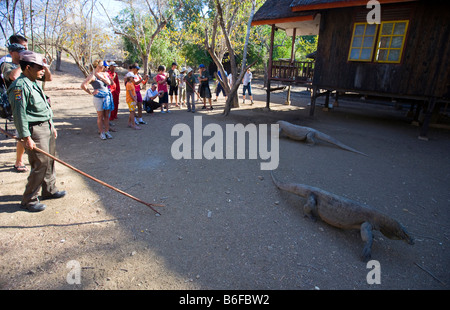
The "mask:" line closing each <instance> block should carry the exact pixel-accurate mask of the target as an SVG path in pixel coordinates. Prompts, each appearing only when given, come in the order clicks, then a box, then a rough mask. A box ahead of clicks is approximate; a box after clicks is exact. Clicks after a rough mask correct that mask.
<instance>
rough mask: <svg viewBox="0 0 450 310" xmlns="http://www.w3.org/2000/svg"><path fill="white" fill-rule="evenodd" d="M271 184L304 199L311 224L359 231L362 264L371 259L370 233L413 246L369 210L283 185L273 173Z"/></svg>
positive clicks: (384, 218) (399, 230)
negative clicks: (361, 243)
mask: <svg viewBox="0 0 450 310" xmlns="http://www.w3.org/2000/svg"><path fill="white" fill-rule="evenodd" d="M272 180H273V182H274V183H275V185H276V186H277V187H278V188H279V189H281V190H284V191H287V192H290V193H293V194H296V195H298V196H301V197H304V198H306V204H305V205H304V207H303V212H304V213H305V216H308V217H309V218H311V219H312V220H314V221H315V220H316V218H317V217H318V218H320V219H321V220H322V221H324V222H326V223H327V224H330V225H332V226H335V227H338V228H341V229H359V230H360V232H361V239H362V240H363V241H364V242H365V245H364V249H363V251H362V260H363V261H368V260H369V259H370V257H371V252H372V242H373V234H372V230H379V231H380V232H381V233H382V234H383V235H385V236H386V237H387V238H389V239H394V240H404V241H405V242H406V243H408V244H414V240H413V238H412V237H411V236H410V235H409V234H408V232H407V231H406V230H405V228H404V227H403V226H402V225H401V224H400V223H399V222H397V221H396V220H394V219H393V218H391V217H389V216H387V215H385V214H383V213H381V212H379V211H377V210H375V209H374V208H372V207H369V206H364V205H363V204H361V203H359V202H357V201H354V200H350V199H347V198H344V197H340V196H338V195H335V194H332V193H329V192H326V191H324V190H322V189H320V188H317V187H312V186H308V185H304V184H297V183H282V182H280V181H278V180H277V179H276V178H275V176H274V175H273V172H272Z"/></svg>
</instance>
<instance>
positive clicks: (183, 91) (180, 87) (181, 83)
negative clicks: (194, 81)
mask: <svg viewBox="0 0 450 310" xmlns="http://www.w3.org/2000/svg"><path fill="white" fill-rule="evenodd" d="M185 76H186V67H183V68H181V71H180V74H179V75H178V81H179V84H178V94H179V95H180V107H183V106H184V105H185V103H186V82H185V81H184V77H185Z"/></svg>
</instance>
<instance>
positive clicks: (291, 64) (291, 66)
mask: <svg viewBox="0 0 450 310" xmlns="http://www.w3.org/2000/svg"><path fill="white" fill-rule="evenodd" d="M296 34H297V28H294V30H293V31H292V48H291V61H290V62H289V69H288V70H289V71H288V72H289V74H288V77H289V78H292V79H294V80H295V70H294V62H295V54H294V52H295V36H296ZM284 104H285V105H291V84H289V86H288V92H287V95H286V101H285V102H284Z"/></svg>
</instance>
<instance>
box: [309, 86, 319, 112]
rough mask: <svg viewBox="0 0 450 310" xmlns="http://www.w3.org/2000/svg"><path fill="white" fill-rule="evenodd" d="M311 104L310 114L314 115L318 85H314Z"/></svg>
mask: <svg viewBox="0 0 450 310" xmlns="http://www.w3.org/2000/svg"><path fill="white" fill-rule="evenodd" d="M312 89H313V91H312V95H311V106H310V108H309V116H313V115H314V109H315V108H316V97H317V86H313V87H312Z"/></svg>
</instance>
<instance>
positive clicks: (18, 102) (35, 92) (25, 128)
mask: <svg viewBox="0 0 450 310" xmlns="http://www.w3.org/2000/svg"><path fill="white" fill-rule="evenodd" d="M8 99H9V102H10V104H11V108H12V113H13V117H14V125H15V126H16V130H17V132H18V138H24V137H28V136H31V132H30V123H39V122H46V121H52V118H53V112H52V109H51V108H50V105H49V104H48V102H47V100H46V97H45V94H44V91H43V90H42V88H41V87H40V86H39V85H38V84H37V83H36V82H32V81H31V80H30V79H29V78H27V77H26V76H25V75H23V73H22V74H21V75H20V76H19V77H18V78H17V79H16V80H15V81H14V82H13V83H12V84H11V85H10V86H9V88H8ZM52 126H53V124H52Z"/></svg>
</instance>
